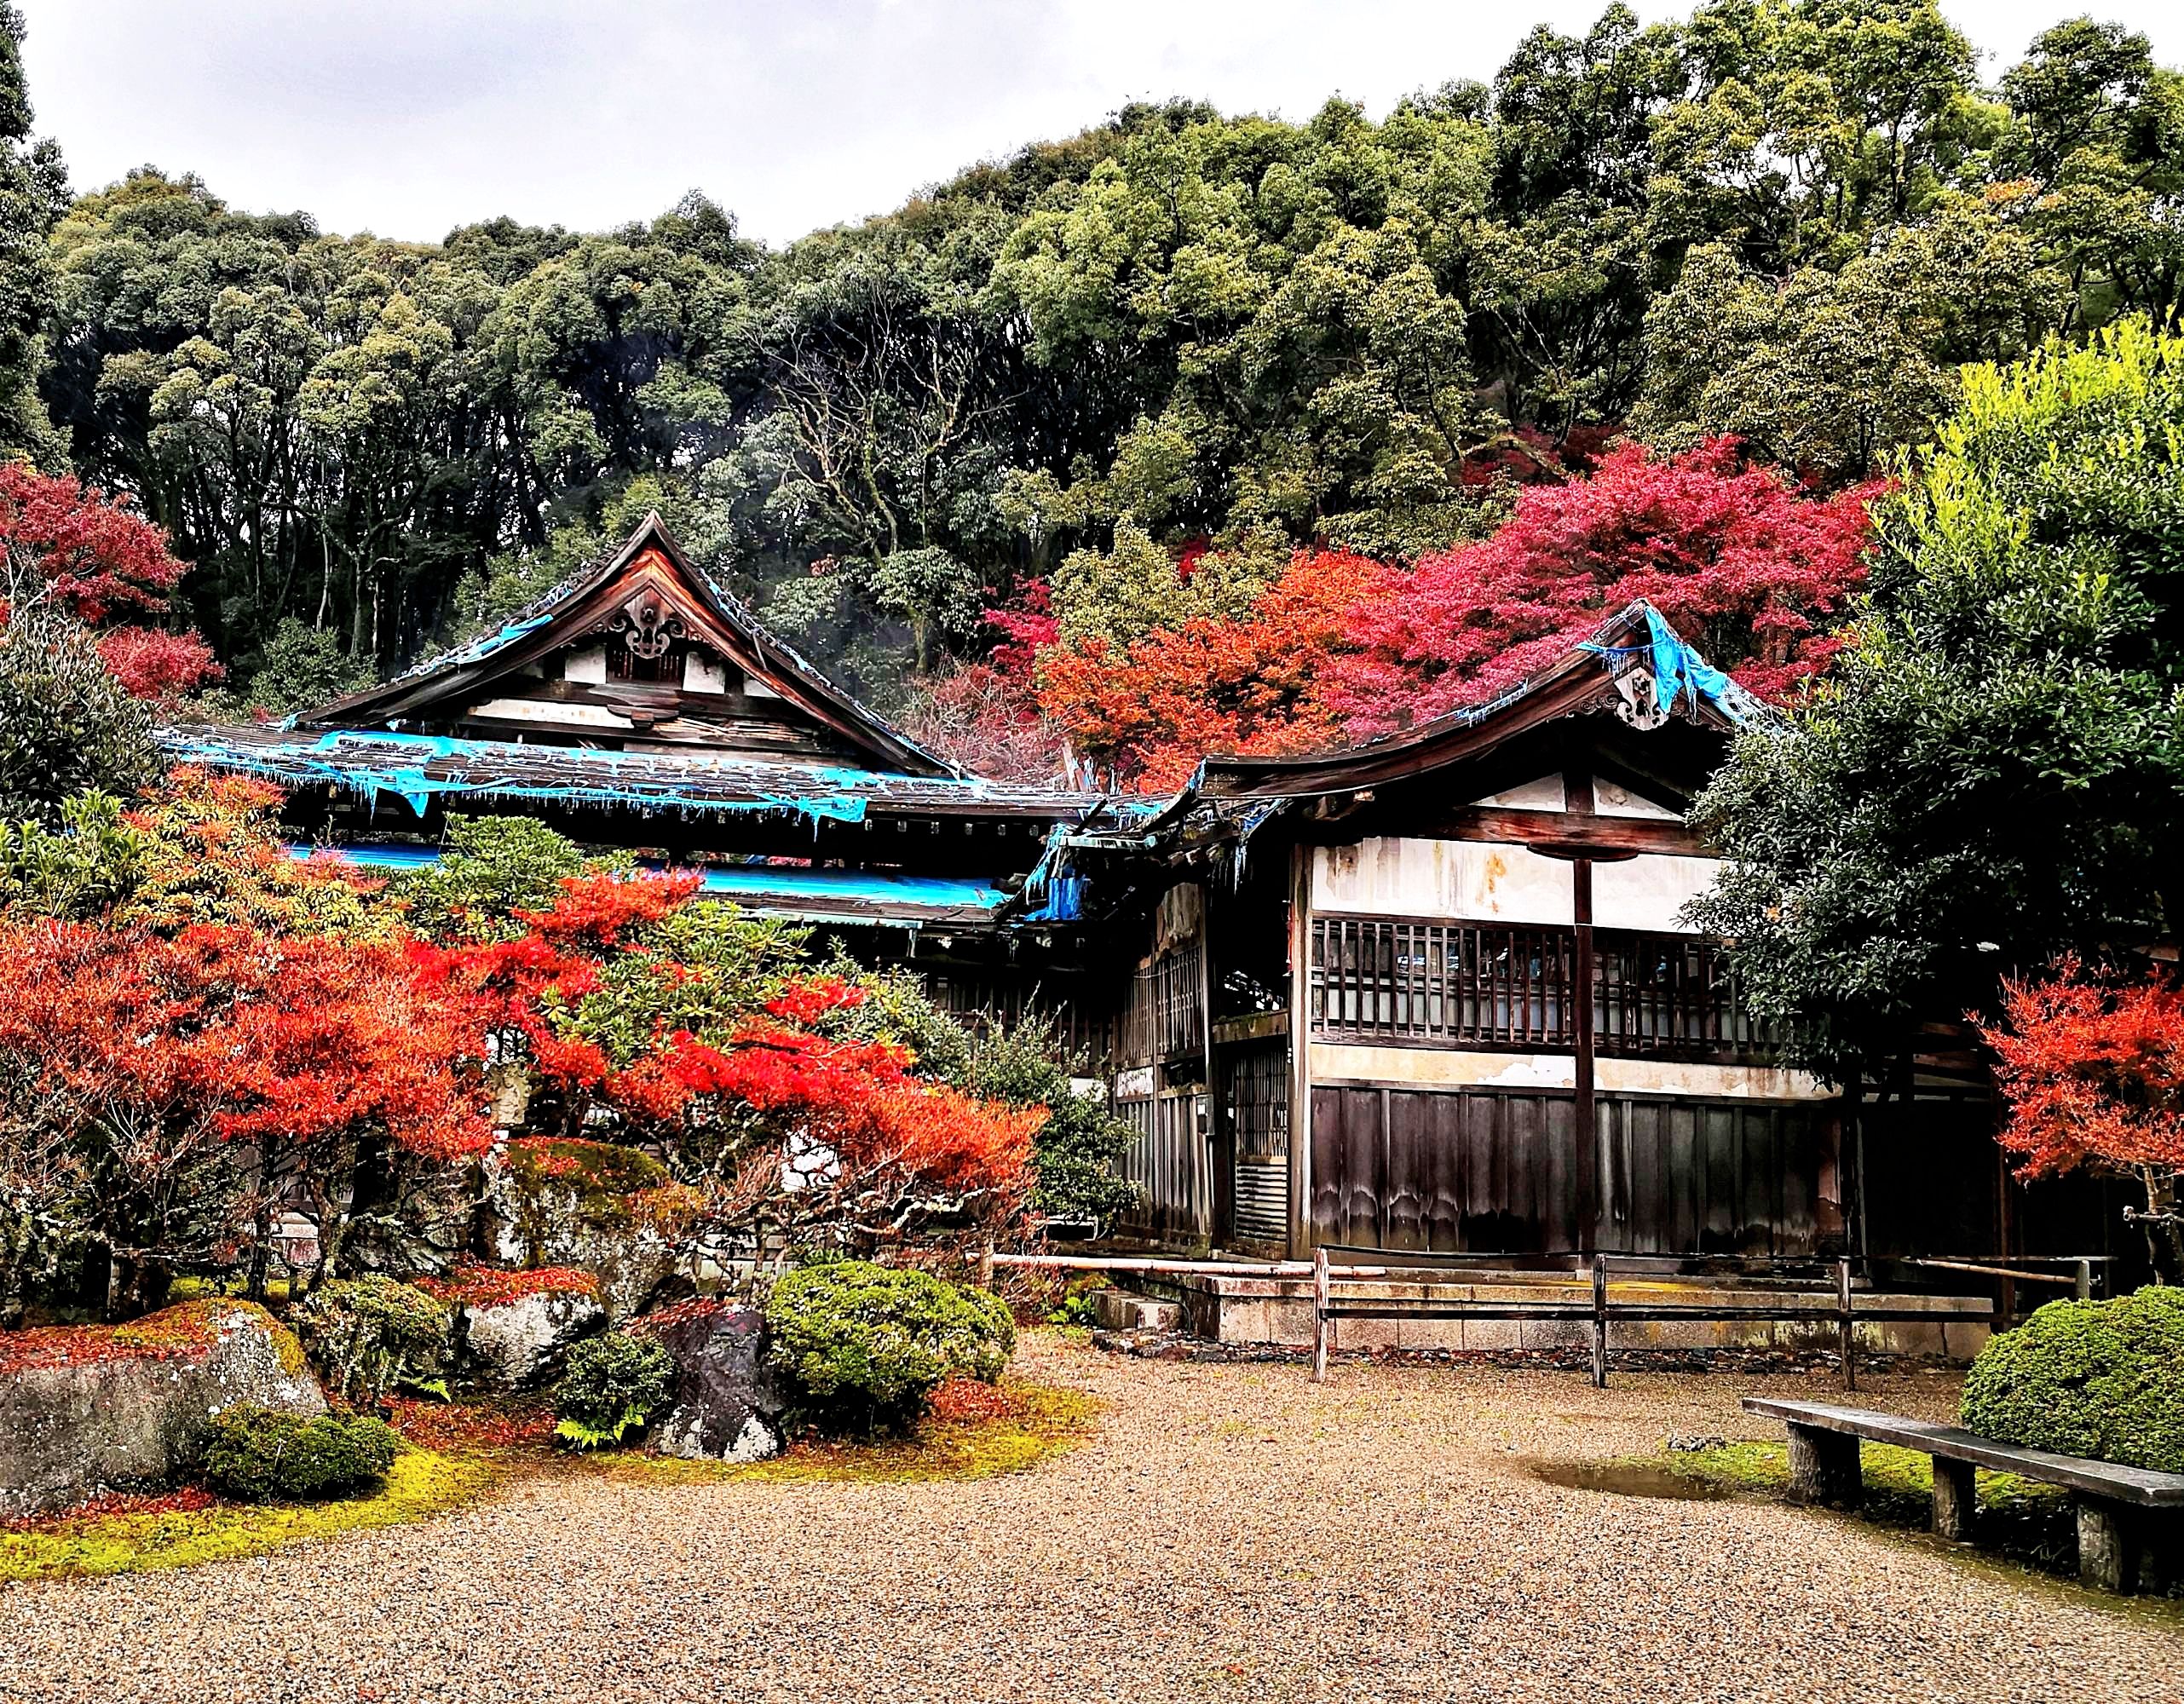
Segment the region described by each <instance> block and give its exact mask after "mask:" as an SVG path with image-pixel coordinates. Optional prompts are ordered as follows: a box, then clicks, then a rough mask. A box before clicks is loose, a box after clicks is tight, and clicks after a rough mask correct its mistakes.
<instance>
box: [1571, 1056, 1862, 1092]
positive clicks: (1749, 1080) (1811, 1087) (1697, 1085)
mask: <svg viewBox="0 0 2184 1704" xmlns="http://www.w3.org/2000/svg"><path fill="white" fill-rule="evenodd" d="M1593 1087H1594V1088H1595V1089H1596V1090H1598V1091H1599V1092H1600V1093H1601V1094H1604V1095H1610V1094H1614V1095H1692V1096H1703V1097H1707V1098H1709V1099H1718V1100H1733V1101H1832V1100H1833V1099H1835V1091H1834V1090H1833V1089H1830V1088H1826V1087H1824V1086H1823V1085H1821V1082H1820V1079H1818V1078H1817V1077H1808V1076H1807V1075H1806V1074H1805V1073H1804V1072H1802V1071H1784V1070H1779V1069H1777V1068H1774V1067H1772V1066H1762V1065H1702V1064H1696V1063H1683V1062H1678V1061H1674V1060H1668V1059H1604V1058H1596V1059H1595V1060H1593Z"/></svg>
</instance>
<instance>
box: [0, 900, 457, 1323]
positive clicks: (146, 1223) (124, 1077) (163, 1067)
mask: <svg viewBox="0 0 2184 1704" xmlns="http://www.w3.org/2000/svg"><path fill="white" fill-rule="evenodd" d="M474 1056H475V1043H474V1040H473V1039H472V1036H471V1033H470V1029H469V1027H468V1025H467V1024H466V1022H465V1020H464V1015H463V1014H462V1013H461V1012H460V1010H458V1008H457V1007H456V1006H455V1005H453V1004H452V1002H450V1001H448V1000H447V999H445V998H443V997H441V996H440V995H439V994H437V993H435V991H433V990H432V989H430V988H429V987H422V986H420V985H419V983H418V981H417V979H416V978H415V977H414V976H413V975H412V970H411V967H410V965H409V964H408V963H407V961H406V958H405V956H404V954H403V953H402V952H401V950H400V947H395V946H393V945H390V944H387V943H383V942H372V941H350V940H345V939H343V938H340V937H337V936H331V935H316V936H284V935H267V934H264V933H262V932H260V931H259V930H255V929H251V928H249V927H247V926H243V925H233V924H231V925H217V924H193V925H191V926H189V927H187V928H185V929H183V930H182V931H181V932H180V933H179V934H176V935H173V936H171V937H169V936H166V935H160V934H158V933H157V932H155V931H153V930H150V929H120V928H112V927H107V926H101V925H98V924H76V923H61V922H53V921H49V920H37V919H30V920H21V919H18V920H10V921H8V922H5V923H0V1076H4V1077H5V1078H6V1079H8V1080H9V1085H10V1093H9V1115H10V1116H11V1117H15V1118H20V1119H29V1120H35V1121H37V1122H38V1123H40V1124H41V1125H43V1126H45V1127H47V1128H48V1129H49V1130H50V1131H54V1132H55V1133H56V1134H58V1135H59V1136H60V1137H61V1138H62V1139H63V1140H64V1142H65V1143H66V1144H67V1147H68V1148H69V1150H70V1151H71V1152H72V1153H73V1154H77V1155H78V1156H81V1157H82V1158H83V1160H84V1166H83V1175H84V1187H85V1189H86V1191H87V1193H88V1195H89V1199H90V1203H91V1212H92V1219H93V1223H92V1226H91V1229H92V1230H93V1232H94V1234H95V1235H96V1236H97V1237H98V1238H99V1240H100V1241H103V1242H104V1243H105V1244H106V1246H107V1247H108V1249H109V1250H110V1251H112V1253H113V1254H114V1255H115V1257H116V1258H117V1259H118V1261H119V1262H121V1263H123V1264H124V1265H126V1266H128V1267H130V1269H132V1270H141V1269H150V1268H155V1267H158V1266H160V1265H162V1264H165V1263H169V1262H172V1261H176V1260H180V1259H191V1258H228V1257H232V1256H233V1254H234V1253H235V1252H238V1250H239V1248H240V1247H241V1246H243V1245H244V1243H245V1242H246V1241H247V1240H248V1237H249V1235H250V1232H249V1229H248V1228H249V1226H250V1225H251V1222H252V1221H253V1220H254V1219H257V1218H259V1217H260V1214H261V1211H262V1208H263V1207H264V1206H266V1204H267V1203H268V1202H269V1201H270V1200H273V1199H274V1197H275V1196H277V1195H279V1194H280V1193H281V1192H282V1190H283V1189H285V1188H286V1187H287V1186H289V1185H290V1184H291V1183H292V1184H293V1185H295V1186H296V1187H297V1189H300V1190H301V1191H302V1192H303V1195H304V1197H305V1198H306V1199H307V1200H309V1202H310V1203H311V1204H312V1206H313V1210H314V1213H315V1214H316V1217H317V1218H318V1223H319V1231H320V1243H321V1246H322V1248H323V1249H324V1251H325V1260H324V1261H323V1262H322V1264H321V1266H320V1273H321V1274H322V1275H323V1274H324V1273H326V1272H327V1271H328V1270H330V1269H331V1267H332V1265H333V1263H334V1261H335V1260H336V1259H337V1257H338V1253H339V1250H340V1246H341V1243H342V1241H343V1236H344V1234H345V1231H346V1226H347V1215H348V1211H349V1209H348V1206H346V1205H344V1204H345V1203H346V1202H347V1201H348V1200H349V1198H350V1197H351V1196H352V1195H353V1194H354V1183H355V1180H356V1177H357V1174H358V1168H359V1165H360V1161H361V1160H362V1159H363V1157H364V1155H365V1154H366V1151H367V1149H370V1148H382V1147H383V1148H385V1149H387V1150H389V1151H391V1152H393V1153H395V1154H407V1155H410V1156H413V1157H415V1158H416V1159H418V1160H420V1161H423V1162H425V1163H428V1164H431V1165H442V1164H446V1163H447V1162H450V1161H452V1160H458V1159H461V1158H464V1157H466V1156H469V1155H473V1154H477V1153H479V1152H481V1151H482V1150H483V1148H485V1147H486V1146H487V1144H488V1143H490V1141H491V1139H492V1132H491V1130H490V1128H489V1126H488V1125H487V1123H486V1121H485V1120H484V1118H483V1116H482V1114H481V1110H480V1108H479V1106H478V1103H477V1090H476V1086H475V1073H473V1072H471V1071H469V1070H467V1069H466V1068H465V1067H466V1066H467V1064H468V1063H469V1062H470V1060H471V1059H472V1058H473V1057H474ZM123 1287H124V1289H126V1288H127V1287H128V1284H127V1282H126V1281H124V1285H123Z"/></svg>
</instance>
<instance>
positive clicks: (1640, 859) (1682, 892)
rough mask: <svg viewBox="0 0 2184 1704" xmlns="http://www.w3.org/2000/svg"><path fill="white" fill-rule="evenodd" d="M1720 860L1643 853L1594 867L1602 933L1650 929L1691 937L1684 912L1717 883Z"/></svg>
mask: <svg viewBox="0 0 2184 1704" xmlns="http://www.w3.org/2000/svg"><path fill="white" fill-rule="evenodd" d="M1720 867H1721V861H1720V859H1718V858H1686V857H1680V856H1676V855H1672V854H1669V853H1665V852H1642V853H1640V854H1639V855H1638V856H1637V857H1635V858H1626V859H1623V860H1622V861H1619V862H1615V863H1610V862H1607V861H1600V862H1598V863H1595V864H1594V865H1593V922H1594V923H1595V924H1598V925H1599V927H1600V928H1602V929H1645V930H1657V931H1660V932H1662V933H1664V934H1670V935H1677V934H1681V935H1689V934H1691V932H1692V930H1691V925H1690V924H1687V923H1686V922H1685V921H1684V920H1683V918H1682V912H1683V908H1684V907H1685V906H1686V904H1687V903H1688V902H1689V901H1692V900H1695V899H1697V897H1698V896H1699V895H1701V894H1703V893H1704V892H1705V891H1706V890H1707V889H1709V888H1710V887H1712V886H1713V885H1714V873H1715V872H1717V871H1718V870H1720Z"/></svg>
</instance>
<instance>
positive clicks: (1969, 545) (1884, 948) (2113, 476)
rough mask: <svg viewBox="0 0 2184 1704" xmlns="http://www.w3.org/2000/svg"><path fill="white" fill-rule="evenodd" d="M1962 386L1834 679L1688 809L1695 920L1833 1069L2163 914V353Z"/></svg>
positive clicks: (2173, 616) (2170, 724)
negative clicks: (1709, 885) (1704, 870)
mask: <svg viewBox="0 0 2184 1704" xmlns="http://www.w3.org/2000/svg"><path fill="white" fill-rule="evenodd" d="M1962 393H1963V395H1962V403H1961V404H1960V406H1959V407H1958V409H1957V411H1956V413H1955V414H1954V415H1953V416H1951V418H1950V419H1949V420H1948V422H1947V423H1945V425H1944V427H1943V428H1942V430H1941V434H1940V437H1939V442H1938V444H1937V445H1936V446H1934V448H1933V451H1932V452H1931V453H1930V454H1929V455H1928V457H1927V458H1925V460H1924V461H1923V462H1922V463H1921V464H1918V465H1916V466H1913V465H1910V464H1908V463H1907V464H1905V466H1904V467H1903V469H1902V484H1901V486H1900V487H1899V490H1898V491H1897V492H1895V493H1894V494H1893V496H1892V497H1890V498H1887V499H1884V500H1883V502H1882V503H1881V504H1880V505H1879V507H1878V509H1877V514H1876V519H1877V521H1878V525H1879V545H1878V547H1877V549H1876V553H1875V557H1874V561H1873V566H1872V580H1871V590H1870V600H1869V602H1868V603H1867V605H1866V607H1865V608H1864V613H1863V616H1862V619H1860V620H1859V621H1858V623H1857V624H1856V625H1855V626H1854V627H1853V630H1852V641H1851V644H1850V647H1849V648H1848V649H1847V651H1845V652H1844V653H1842V654H1841V656H1840V657H1839V658H1838V659H1836V665H1835V675H1834V677H1833V680H1832V681H1831V682H1830V684H1829V685H1828V687H1827V688H1824V690H1823V691H1822V692H1821V694H1819V695H1818V697H1817V699H1815V700H1814V701H1813V702H1812V704H1811V705H1808V706H1807V707H1806V708H1805V709H1804V710H1803V711H1801V713H1800V714H1799V715H1798V716H1797V717H1796V719H1795V723H1794V726H1793V727H1792V728H1791V730H1790V731H1789V733H1788V734H1753V735H1750V736H1748V737H1747V738H1745V739H1744V740H1743V741H1742V742H1740V744H1739V745H1738V746H1737V751H1736V754H1735V757H1734V759H1733V761H1732V763H1730V764H1729V766H1728V767H1727V768H1726V769H1724V770H1723V771H1722V773H1721V774H1720V775H1719V776H1717V777H1716V779H1715V780H1714V785H1713V786H1712V788H1711V789H1710V790H1709V792H1708V793H1707V795H1706V796H1705V797H1704V798H1703V800H1702V802H1701V815H1702V818H1703V819H1710V820H1711V821H1712V823H1713V825H1714V827H1715V830H1716V832H1717V833H1718V835H1719V838H1720V840H1721V842H1722V843H1723V845H1724V848H1725V849H1726V851H1727V853H1728V854H1729V856H1730V858H1731V859H1732V863H1731V864H1730V865H1729V866H1728V873H1727V874H1726V875H1725V877H1724V878H1723V879H1722V881H1721V883H1720V887H1719V889H1718V890H1717V892H1716V893H1715V894H1714V895H1712V896H1710V897H1709V899H1708V900H1707V901H1703V903H1702V904H1701V906H1700V907H1698V908H1697V918H1696V920H1697V922H1698V923H1699V924H1701V925H1702V926H1703V927H1706V928H1709V929H1711V930H1716V931H1718V932H1720V933H1721V934H1723V935H1726V936H1728V937H1730V938H1731V939H1732V941H1735V942H1736V943H1737V959H1738V962H1739V964H1740V965H1741V967H1742V968H1743V972H1744V974H1745V976H1746V978H1747V981H1748V983H1749V987H1751V989H1752V991H1753V995H1754V998H1755V1004H1757V1005H1759V1006H1760V1009H1761V1010H1766V1011H1767V1012H1769V1013H1771V1014H1772V1015H1774V1016H1779V1017H1782V1018H1784V1019H1785V1020H1788V1021H1789V1022H1791V1024H1792V1026H1793V1029H1794V1040H1795V1054H1796V1056H1797V1057H1798V1058H1799V1059H1800V1060H1801V1062H1806V1063H1809V1064H1811V1065H1812V1066H1813V1067H1815V1068H1818V1069H1819V1070H1821V1071H1823V1072H1824V1073H1826V1074H1829V1075H1830V1076H1834V1077H1836V1078H1839V1079H1840V1078H1841V1077H1844V1076H1846V1075H1847V1074H1851V1073H1853V1072H1857V1073H1861V1074H1864V1075H1866V1076H1867V1077H1869V1078H1871V1079H1881V1080H1884V1081H1885V1080H1887V1079H1889V1078H1890V1077H1891V1075H1892V1074H1893V1072H1894V1070H1895V1069H1896V1068H1898V1067H1899V1064H1900V1063H1901V1062H1902V1059H1903V1057H1904V1056H1905V1051H1906V1050H1907V1049H1908V1047H1909V1046H1910V1042H1911V1039H1912V1027H1913V1025H1914V1024H1915V1023H1916V1022H1917V1021H1919V1020H1921V1019H1926V1018H1931V1017H1933V1016H1936V1015H1942V1016H1948V1015H1951V1014H1956V1013H1962V1012H1966V1011H1969V1010H1982V1009H1988V1010H1991V1006H1992V1003H1993V1001H1994V999H1995V998H1996V995H1997V989H1998V984H1999V982H2000V979H2001V976H2002V974H2004V973H2013V972H2014V973H2018V974H2026V973H2030V972H2033V971H2037V970H2041V969H2043V968H2044V966H2045V965H2046V964H2047V963H2048V962H2049V959H2051V958H2052V957H2053V956H2054V955H2056V954H2058V953H2063V952H2066V951H2067V952H2075V953H2079V954H2081V955H2083V956H2084V957H2085V958H2087V959H2093V960H2098V959H2101V958H2104V957H2106V956H2109V955H2112V954H2114V953H2118V952H2120V951H2122V950H2123V949H2126V948H2129V947H2132V946H2134V945H2135V944H2138V943H2141V942H2144V941H2150V940H2157V939H2169V940H2174V939H2175V935H2176V933H2177V930H2178V928H2179V925H2180V922H2184V862H2181V861H2179V859H2178V857H2177V847H2178V845H2179V844H2180V843H2184V841H2181V840H2180V836H2184V602H2180V600H2179V597H2178V586H2179V583H2180V582H2179V575H2180V571H2184V337H2180V336H2178V335H2175V334H2174V333H2165V332H2156V331H2152V330H2151V329H2149V327H2148V325H2147V322H2145V321H2143V320H2133V321H2126V322H2124V323H2123V324H2121V325H2118V326H2116V327H2113V328H2112V329H2111V330H2109V331H2105V332H2103V333H2101V334H2100V335H2099V336H2098V337H2096V338H2095V341H2094V343H2092V345H2091V346H2090V347H2088V348H2072V347H2068V346H2066V345H2064V344H2061V343H2051V344H2049V346H2047V347H2046V348H2043V349H2042V350H2041V351H2040V352H2039V353H2038V354H2037V355H2035V356H2034V357H2032V358H2031V359H2030V360H2026V361H2023V362H2021V363H2019V364H2018V365H2016V366H2011V367H2008V368H1997V367H1993V366H1985V367H1974V368H1972V369H1969V370H1968V371H1967V372H1966V374H1965V376H1964V378H1963V383H1962Z"/></svg>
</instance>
